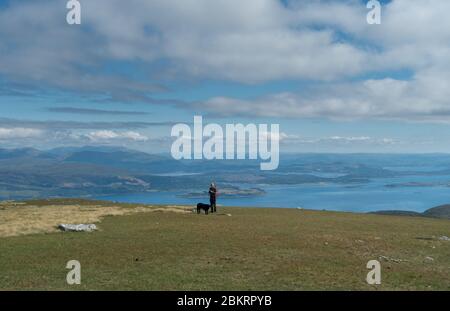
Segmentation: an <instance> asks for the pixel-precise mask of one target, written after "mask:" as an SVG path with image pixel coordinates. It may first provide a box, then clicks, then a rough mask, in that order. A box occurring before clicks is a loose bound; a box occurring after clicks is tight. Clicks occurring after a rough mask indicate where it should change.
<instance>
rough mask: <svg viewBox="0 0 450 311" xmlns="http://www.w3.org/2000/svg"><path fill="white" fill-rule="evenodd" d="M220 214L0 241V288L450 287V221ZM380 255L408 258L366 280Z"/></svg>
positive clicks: (275, 212)
mask: <svg viewBox="0 0 450 311" xmlns="http://www.w3.org/2000/svg"><path fill="white" fill-rule="evenodd" d="M79 202H81V203H82V204H89V201H79ZM60 203H61V202H60ZM33 204H36V202H33ZM96 204H98V202H97V203H96ZM220 213H221V214H222V213H229V214H232V216H231V217H229V216H226V215H209V216H205V215H196V214H176V213H161V212H151V213H143V214H135V215H129V216H116V217H107V218H105V219H104V220H103V221H102V223H100V224H99V227H100V228H101V231H98V232H95V233H52V234H41V235H29V236H19V237H8V238H0V289H1V290H450V242H446V241H439V240H438V239H436V237H439V236H443V235H446V236H450V221H448V220H439V219H427V218H417V217H395V216H381V215H364V214H350V213H334V212H316V211H300V210H296V209H250V208H224V209H220ZM433 237H435V238H433ZM380 256H387V257H390V258H394V259H402V260H406V261H401V262H399V263H396V262H393V261H383V260H380V262H381V265H382V285H380V286H369V285H367V283H366V282H365V279H366V275H367V273H368V270H367V269H366V264H367V262H368V261H369V260H371V259H378V258H379V257H380ZM427 256H430V257H433V258H434V261H433V262H431V263H426V262H424V259H425V257H427ZM72 259H76V260H78V261H80V263H81V275H82V276H81V281H82V284H81V285H78V286H77V285H74V286H69V285H67V283H66V274H67V272H68V270H67V269H66V268H65V266H66V263H67V262H68V261H69V260H72Z"/></svg>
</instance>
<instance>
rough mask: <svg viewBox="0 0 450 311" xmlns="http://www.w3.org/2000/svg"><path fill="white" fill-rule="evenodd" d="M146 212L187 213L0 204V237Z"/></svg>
mask: <svg viewBox="0 0 450 311" xmlns="http://www.w3.org/2000/svg"><path fill="white" fill-rule="evenodd" d="M145 212H172V213H190V212H191V208H190V207H185V206H170V207H153V206H132V207H130V206H126V207H124V206H115V205H111V206H104V205H91V206H88V207H87V206H85V205H84V206H83V205H77V204H73V205H48V206H35V205H27V204H24V203H20V204H19V203H16V202H3V203H0V237H11V236H19V235H27V234H37V233H48V232H56V231H58V229H57V226H58V225H59V224H62V223H69V224H81V223H99V222H101V220H102V218H103V217H106V216H122V215H130V214H136V213H145Z"/></svg>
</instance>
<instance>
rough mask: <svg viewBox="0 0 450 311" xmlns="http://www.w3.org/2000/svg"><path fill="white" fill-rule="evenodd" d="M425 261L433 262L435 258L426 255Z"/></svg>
mask: <svg viewBox="0 0 450 311" xmlns="http://www.w3.org/2000/svg"><path fill="white" fill-rule="evenodd" d="M424 262H425V263H432V262H434V258H433V257H429V256H428V257H425V260H424Z"/></svg>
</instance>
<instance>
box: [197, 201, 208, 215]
mask: <svg viewBox="0 0 450 311" xmlns="http://www.w3.org/2000/svg"><path fill="white" fill-rule="evenodd" d="M210 208H211V205H209V204H204V203H198V204H197V214H200V211H201V210H204V211H205V215H208V211H209V209H210Z"/></svg>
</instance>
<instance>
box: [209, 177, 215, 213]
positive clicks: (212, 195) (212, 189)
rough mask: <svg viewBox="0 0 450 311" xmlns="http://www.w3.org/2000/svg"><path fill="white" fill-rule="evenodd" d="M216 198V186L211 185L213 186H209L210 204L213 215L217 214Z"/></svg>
mask: <svg viewBox="0 0 450 311" xmlns="http://www.w3.org/2000/svg"><path fill="white" fill-rule="evenodd" d="M216 196H217V188H216V184H215V183H211V186H209V204H210V205H211V213H215V212H216Z"/></svg>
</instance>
